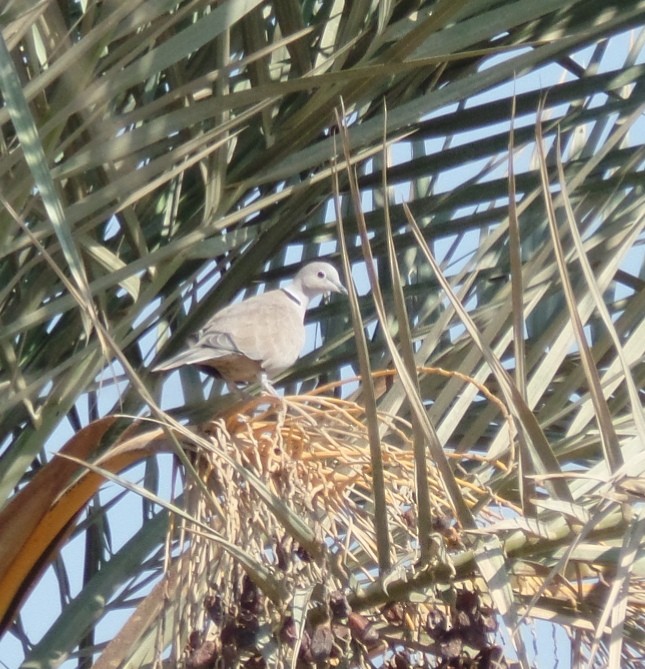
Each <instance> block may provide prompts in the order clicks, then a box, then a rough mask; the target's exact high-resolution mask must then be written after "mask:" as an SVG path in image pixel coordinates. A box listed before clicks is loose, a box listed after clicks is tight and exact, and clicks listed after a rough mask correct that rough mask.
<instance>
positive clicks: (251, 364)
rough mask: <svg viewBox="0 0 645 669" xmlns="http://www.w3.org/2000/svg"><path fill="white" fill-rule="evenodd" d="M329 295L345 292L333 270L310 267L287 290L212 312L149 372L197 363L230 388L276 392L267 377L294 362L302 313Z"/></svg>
mask: <svg viewBox="0 0 645 669" xmlns="http://www.w3.org/2000/svg"><path fill="white" fill-rule="evenodd" d="M328 293H341V294H345V295H346V294H347V290H346V289H345V287H344V286H343V284H342V283H341V280H340V277H339V276H338V272H337V271H336V268H335V267H333V265H330V264H329V263H326V262H312V263H309V264H307V265H305V266H304V267H303V268H302V269H301V270H300V271H299V272H298V273H297V274H296V275H295V277H294V278H293V280H292V281H291V283H289V284H287V285H286V286H284V287H282V288H278V289H276V290H270V291H268V292H266V293H262V294H261V295H254V296H253V297H249V298H247V299H246V300H242V301H241V302H236V303H234V304H231V305H229V306H227V307H224V308H223V309H222V310H220V311H218V312H216V313H215V314H214V315H213V316H212V317H211V318H210V319H209V320H208V321H207V323H206V324H205V325H204V327H203V328H202V329H201V330H200V331H199V332H198V333H197V336H196V337H194V338H193V340H192V341H191V342H190V343H189V345H188V346H187V347H186V348H185V349H184V350H183V351H180V352H179V353H178V354H177V355H175V356H173V357H171V358H169V359H168V360H165V361H163V362H161V363H160V364H158V365H156V366H155V367H154V368H153V370H152V371H154V372H163V371H167V370H170V369H175V368H176V367H181V366H183V365H197V366H198V367H199V368H200V369H201V370H202V371H205V372H206V373H209V374H214V375H216V376H221V377H222V378H223V379H224V380H225V381H226V383H227V385H228V386H229V387H230V388H233V389H235V388H236V386H235V384H238V383H249V382H251V381H254V380H256V379H257V380H258V381H259V382H260V384H261V386H262V388H263V389H265V390H267V391H268V392H269V393H271V394H276V393H275V390H274V388H273V386H272V385H271V383H270V379H272V378H274V377H276V376H277V375H278V374H280V373H281V372H283V371H285V370H286V369H288V368H289V367H291V365H293V363H294V362H295V361H296V360H297V359H298V356H299V355H300V353H301V351H302V349H303V347H304V345H305V326H304V318H305V312H306V311H307V308H308V307H309V305H310V303H311V301H312V300H313V299H315V298H316V297H318V296H320V295H325V294H328Z"/></svg>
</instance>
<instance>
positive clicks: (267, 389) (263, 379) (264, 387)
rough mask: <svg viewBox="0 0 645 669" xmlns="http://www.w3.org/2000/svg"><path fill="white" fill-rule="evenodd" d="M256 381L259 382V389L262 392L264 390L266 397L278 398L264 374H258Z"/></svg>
mask: <svg viewBox="0 0 645 669" xmlns="http://www.w3.org/2000/svg"><path fill="white" fill-rule="evenodd" d="M258 381H259V382H260V387H261V388H262V390H264V391H265V392H266V393H267V394H268V395H273V396H274V397H280V395H278V392H277V390H276V389H275V388H274V387H273V384H272V383H271V381H269V377H268V376H267V375H266V372H260V374H259V375H258Z"/></svg>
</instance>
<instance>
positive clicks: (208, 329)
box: [155, 290, 305, 371]
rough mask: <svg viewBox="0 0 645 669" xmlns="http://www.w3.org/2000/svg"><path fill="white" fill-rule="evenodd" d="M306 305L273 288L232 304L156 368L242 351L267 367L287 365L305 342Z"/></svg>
mask: <svg viewBox="0 0 645 669" xmlns="http://www.w3.org/2000/svg"><path fill="white" fill-rule="evenodd" d="M303 316H304V309H303V308H301V307H300V306H299V305H298V304H296V303H294V302H292V301H291V300H290V299H289V298H288V297H287V296H286V295H285V294H284V293H283V292H282V291H279V290H276V291H270V292H268V293H264V294H263V295H257V296H255V297H251V298H249V299H247V300H244V301H243V302H238V303H236V304H232V305H230V306H228V307H226V308H225V309H222V311H220V312H218V313H217V314H216V315H215V316H214V317H213V318H212V319H211V320H210V321H209V322H207V323H206V325H205V326H204V328H203V330H201V332H200V333H199V335H198V337H197V340H196V341H194V342H193V343H191V344H190V345H189V346H188V348H187V349H186V350H184V351H182V352H180V353H178V354H177V355H175V356H174V357H172V358H170V359H169V360H166V361H164V362H163V363H161V364H160V365H158V366H157V367H155V370H158V371H163V370H166V369H172V368H174V367H179V366H180V365H191V364H200V363H206V362H208V361H214V360H216V359H217V358H221V357H226V356H230V355H243V356H246V357H247V358H249V359H250V360H256V361H258V362H260V364H261V365H262V367H263V368H264V369H267V370H275V371H278V370H279V369H283V368H286V367H288V366H290V365H291V364H293V362H294V361H295V360H296V359H297V357H298V355H299V354H300V351H301V349H302V347H303V345H304V339H305V332H304V326H303V323H302V320H303Z"/></svg>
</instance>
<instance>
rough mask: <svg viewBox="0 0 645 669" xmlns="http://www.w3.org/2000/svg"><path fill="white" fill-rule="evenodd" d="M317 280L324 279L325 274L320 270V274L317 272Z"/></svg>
mask: <svg viewBox="0 0 645 669" xmlns="http://www.w3.org/2000/svg"><path fill="white" fill-rule="evenodd" d="M318 278H319V279H324V278H325V273H324V272H323V271H322V270H320V272H318Z"/></svg>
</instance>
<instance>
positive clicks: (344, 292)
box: [332, 281, 347, 295]
mask: <svg viewBox="0 0 645 669" xmlns="http://www.w3.org/2000/svg"><path fill="white" fill-rule="evenodd" d="M332 291H333V292H334V293H340V294H341V295H347V288H345V286H343V284H342V283H340V281H339V282H338V283H336V282H335V281H334V287H333V288H332Z"/></svg>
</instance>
